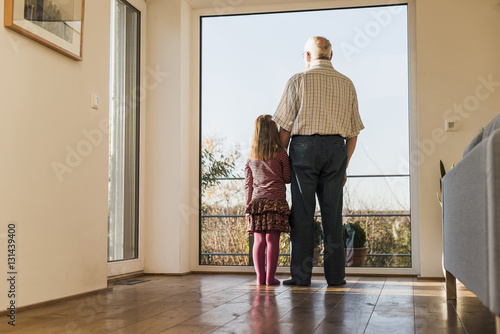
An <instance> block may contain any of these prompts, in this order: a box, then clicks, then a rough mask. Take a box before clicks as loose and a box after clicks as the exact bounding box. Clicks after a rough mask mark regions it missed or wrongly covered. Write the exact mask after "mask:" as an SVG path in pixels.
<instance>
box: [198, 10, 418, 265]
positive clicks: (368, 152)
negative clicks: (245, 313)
mask: <svg viewBox="0 0 500 334" xmlns="http://www.w3.org/2000/svg"><path fill="white" fill-rule="evenodd" d="M297 22H301V24H300V25H297ZM407 24H408V21H407V6H406V5H398V6H381V7H364V8H349V9H333V10H320V11H303V12H294V13H278V14H275V13H270V14H257V15H241V16H239V15H234V16H225V17H203V18H202V22H201V25H202V34H201V35H202V41H201V113H202V117H201V134H202V141H203V142H202V179H203V178H204V176H206V175H209V174H211V175H212V176H217V171H218V172H219V174H218V177H222V178H224V180H219V183H217V182H215V180H214V182H212V183H210V185H208V186H207V184H206V183H205V184H204V183H203V181H202V189H203V190H202V214H203V215H205V216H204V218H202V222H201V247H202V250H201V251H202V252H205V253H206V252H208V249H209V247H206V246H205V239H207V240H208V239H209V238H211V241H210V242H211V243H212V244H215V241H214V240H215V239H217V237H216V236H215V235H216V234H217V233H219V232H216V231H218V230H219V229H225V228H239V229H241V230H242V231H238V232H237V233H243V234H241V235H240V236H241V239H240V242H241V243H242V244H241V245H240V244H234V243H231V242H229V241H227V238H228V237H227V236H225V235H224V234H223V233H222V232H221V233H219V237H218V239H219V241H220V242H222V241H223V240H224V243H225V245H224V246H222V245H221V244H219V247H215V248H214V247H212V248H211V249H212V252H213V253H223V252H227V253H235V250H236V249H238V252H243V251H248V249H249V248H247V246H244V247H243V244H244V245H251V241H249V240H248V237H247V236H246V234H245V233H246V232H245V230H246V225H245V223H244V218H243V217H238V218H236V217H223V218H222V217H219V218H215V217H210V216H211V215H225V216H227V215H229V216H230V215H243V214H244V207H245V203H244V201H245V194H244V181H243V180H241V179H238V180H232V181H231V180H227V178H234V177H240V178H241V177H243V176H244V164H245V161H246V158H247V155H248V152H249V149H250V141H251V137H252V131H253V123H254V121H255V119H256V118H257V116H259V115H261V114H271V115H272V114H274V111H275V109H276V107H277V105H278V102H279V100H280V98H281V94H282V93H283V89H284V87H285V84H286V82H287V80H288V78H290V77H291V76H292V75H293V74H295V73H297V72H299V71H303V70H304V60H303V58H302V56H301V53H302V51H303V46H304V43H305V41H306V40H307V38H308V37H310V36H313V35H317V33H318V32H321V34H323V35H324V36H326V37H327V38H329V39H330V41H331V42H332V45H333V52H334V56H333V59H332V64H333V66H334V68H336V69H337V70H338V71H339V72H341V73H343V74H345V75H347V76H348V77H349V78H351V79H352V81H353V82H354V85H355V86H356V90H357V94H358V101H359V110H360V114H361V117H362V119H363V123H364V125H365V129H364V130H363V131H362V132H361V134H360V136H359V137H358V142H357V147H356V151H355V152H354V155H353V157H352V159H351V162H350V165H349V171H348V173H349V175H351V176H356V177H350V178H349V180H348V183H347V184H346V186H345V188H344V213H345V214H347V215H352V214H356V215H358V216H359V215H361V217H360V219H357V218H356V221H357V220H360V224H361V223H362V225H363V228H364V229H365V230H366V234H367V243H368V247H369V250H368V254H367V257H366V261H365V263H364V266H370V267H374V266H386V267H406V266H408V263H409V265H410V266H411V256H410V255H409V254H410V253H411V252H410V251H411V250H410V249H409V248H404V249H399V248H398V247H399V246H401V247H403V246H402V245H406V243H405V242H406V241H408V240H410V235H409V234H408V235H406V234H405V233H409V229H410V221H409V216H408V215H409V212H410V187H409V182H410V181H409V180H410V178H409V161H408V157H409V132H408V128H409V117H408V111H409V109H408V30H407ZM276 27H279V28H276ZM228 41H231V43H228ZM204 150H207V151H208V152H210V154H212V158H213V159H212V160H210V159H209V158H207V157H208V156H207V155H205V154H204V153H203V152H204ZM210 164H212V166H218V167H222V168H219V169H217V168H214V169H210V168H208V167H209V165H210ZM368 175H370V176H378V177H374V178H372V177H358V176H368ZM383 175H403V177H382V176H383ZM216 178H217V177H216ZM289 188H290V187H289V186H288V187H287V189H288V190H287V191H288V193H287V199H288V201H289V203H290V204H291V198H290V192H289ZM317 214H319V208H318V211H317ZM366 215H372V216H366ZM391 215H392V216H391ZM391 217H392V218H391ZM401 217H404V221H399V219H400V218H401ZM346 219H349V221H352V219H354V218H353V217H348V218H346ZM208 221H210V222H208ZM214 221H218V223H217V224H218V225H217V224H216V223H215V222H214ZM237 221H241V222H239V223H237ZM396 223H397V226H398V228H399V226H401V228H402V230H401V231H402V232H398V233H402V234H404V235H405V239H404V241H403V239H401V238H396V237H394V240H393V239H390V237H389V236H388V234H387V233H389V230H391V228H392V227H391V226H396V225H395V224H396ZM231 224H232V225H231ZM216 226H217V227H216ZM390 227H391V228H390ZM396 230H398V229H396ZM391 231H395V230H394V229H392V230H391ZM398 231H399V230H398ZM396 234H397V233H396ZM288 238H289V236H288V235H287V234H282V238H281V253H283V254H284V255H282V256H281V257H280V265H289V257H288V253H289V250H290V245H289V243H288V240H289V239H288ZM383 241H385V242H386V244H385V245H384V246H382V245H381V242H383ZM399 243H401V245H399ZM228 245H233V246H231V247H233V248H231V247H229V248H227V246H228ZM408 245H409V244H408ZM382 251H384V252H385V251H390V252H393V253H391V255H380V254H382V253H380V252H382ZM394 252H399V253H401V254H403V255H399V253H394ZM320 253H321V254H322V249H320ZM321 254H320V257H319V263H318V265H322V257H321ZM384 254H385V253H384ZM394 254H396V255H394ZM204 256H208V255H203V256H202V259H201V263H202V264H205V263H207V261H208V260H207V259H206V258H204ZM217 256H218V258H217V259H218V260H217V261H219V262H220V263H221V264H228V263H229V262H227V261H229V260H227V259H228V258H229V257H230V256H229V255H227V256H226V260H222V258H224V255H220V254H219V255H217ZM231 256H233V255H231ZM233 257H234V256H233ZM248 258H249V259H250V257H249V256H248ZM403 258H404V259H405V261H406V262H404V261H402V260H401V259H403ZM212 259H215V257H212ZM224 261H226V262H224ZM231 261H233V262H231V263H233V264H236V263H237V262H238V261H242V262H241V263H242V264H247V263H249V262H245V261H246V260H243V258H238V259H237V260H236V259H235V258H233V259H232V260H231ZM408 261H409V262H408ZM208 262H210V261H208ZM210 263H211V264H217V263H215V262H210Z"/></svg>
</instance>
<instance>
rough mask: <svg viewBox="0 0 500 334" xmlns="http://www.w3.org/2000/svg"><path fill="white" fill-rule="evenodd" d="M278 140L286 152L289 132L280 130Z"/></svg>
mask: <svg viewBox="0 0 500 334" xmlns="http://www.w3.org/2000/svg"><path fill="white" fill-rule="evenodd" d="M280 139H281V143H282V144H283V147H284V148H285V150H286V149H287V147H288V142H289V141H290V131H287V130H285V129H283V128H280Z"/></svg>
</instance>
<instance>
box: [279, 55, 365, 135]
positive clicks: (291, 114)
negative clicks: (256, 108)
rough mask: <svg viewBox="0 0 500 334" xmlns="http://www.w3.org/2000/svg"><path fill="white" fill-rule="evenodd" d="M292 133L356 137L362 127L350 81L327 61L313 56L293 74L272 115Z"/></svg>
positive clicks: (356, 100)
mask: <svg viewBox="0 0 500 334" xmlns="http://www.w3.org/2000/svg"><path fill="white" fill-rule="evenodd" d="M273 119H274V121H275V122H276V123H278V124H279V126H280V127H282V128H284V129H285V130H287V131H290V132H291V135H292V136H294V135H314V134H319V135H340V136H342V137H344V138H351V137H355V136H357V135H358V134H359V132H360V131H361V130H362V129H363V128H364V125H363V123H362V122H361V117H360V116H359V111H358V98H357V96H356V90H355V88H354V85H353V83H352V81H351V80H350V79H349V78H348V77H346V76H345V75H343V74H341V73H339V72H337V71H336V70H335V69H334V68H333V66H332V64H331V62H330V61H328V60H316V61H313V62H312V63H311V66H310V68H309V69H308V70H305V71H303V72H299V73H297V74H295V75H294V76H292V77H291V78H290V79H289V80H288V83H287V85H286V87H285V91H284V93H283V96H282V98H281V101H280V104H279V106H278V109H277V110H276V113H275V114H274V117H273Z"/></svg>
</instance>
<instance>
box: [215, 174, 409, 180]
mask: <svg viewBox="0 0 500 334" xmlns="http://www.w3.org/2000/svg"><path fill="white" fill-rule="evenodd" d="M347 177H348V178H349V177H352V178H364V177H366V178H370V177H410V174H367V175H347ZM244 179H245V178H244V177H216V178H215V180H219V181H233V180H234V181H241V180H244Z"/></svg>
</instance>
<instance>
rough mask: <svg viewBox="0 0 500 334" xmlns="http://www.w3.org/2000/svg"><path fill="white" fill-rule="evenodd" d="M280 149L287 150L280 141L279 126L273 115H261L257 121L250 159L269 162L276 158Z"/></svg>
mask: <svg viewBox="0 0 500 334" xmlns="http://www.w3.org/2000/svg"><path fill="white" fill-rule="evenodd" d="M280 149H285V148H284V147H283V144H282V143H281V140H280V134H279V132H278V125H277V124H276V123H275V122H274V121H273V119H272V116H271V115H261V116H259V117H257V119H256V120H255V125H254V128H253V139H252V148H251V149H250V154H249V158H250V159H252V160H267V159H270V158H272V157H275V156H276V155H277V154H278V151H279V150H280Z"/></svg>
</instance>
